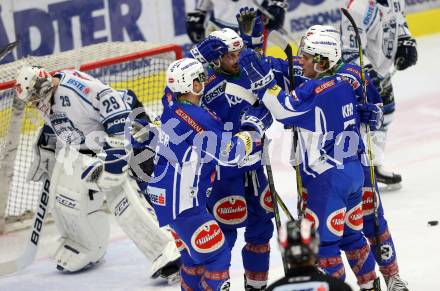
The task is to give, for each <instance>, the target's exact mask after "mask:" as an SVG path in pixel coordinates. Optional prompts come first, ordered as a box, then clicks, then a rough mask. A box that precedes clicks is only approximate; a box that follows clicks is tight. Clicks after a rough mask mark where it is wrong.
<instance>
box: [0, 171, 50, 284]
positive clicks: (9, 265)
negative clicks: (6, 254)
mask: <svg viewBox="0 0 440 291" xmlns="http://www.w3.org/2000/svg"><path fill="white" fill-rule="evenodd" d="M49 189H50V178H49V176H48V175H45V176H44V179H43V187H42V190H41V193H40V196H39V199H38V208H37V210H36V212H35V214H34V218H33V220H32V226H31V229H30V231H29V236H28V240H27V241H26V245H25V249H24V251H23V253H22V254H21V255H20V256H19V257H18V258H16V259H13V260H10V261H6V262H1V263H0V275H7V274H11V273H15V272H17V271H20V270H22V269H24V268H26V267H27V266H29V265H30V264H32V262H33V261H34V260H35V257H36V255H37V250H38V243H39V241H40V238H41V233H42V231H43V226H44V221H45V219H46V217H47V213H48V211H49V209H48V208H49V197H50V196H49Z"/></svg>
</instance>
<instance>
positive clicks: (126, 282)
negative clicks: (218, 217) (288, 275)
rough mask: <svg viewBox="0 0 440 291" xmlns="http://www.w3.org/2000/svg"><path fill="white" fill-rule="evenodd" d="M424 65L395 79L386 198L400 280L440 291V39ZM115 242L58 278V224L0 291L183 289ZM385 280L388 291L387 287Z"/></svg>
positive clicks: (284, 154)
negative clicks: (391, 181) (397, 186)
mask: <svg viewBox="0 0 440 291" xmlns="http://www.w3.org/2000/svg"><path fill="white" fill-rule="evenodd" d="M417 41H418V51H419V62H418V64H417V65H416V66H415V67H413V68H410V69H408V70H406V71H403V72H397V73H396V74H395V76H394V79H393V85H394V90H395V96H396V103H397V106H396V115H395V120H394V122H393V123H392V125H391V129H390V136H389V140H388V144H387V150H386V154H387V155H386V162H385V166H386V168H387V169H391V170H396V171H398V172H399V173H401V174H402V177H403V187H402V189H401V190H399V191H396V192H387V193H383V194H382V200H383V204H384V208H385V215H386V217H387V219H388V223H389V225H390V230H391V233H392V235H393V239H394V243H395V245H396V248H397V256H398V262H399V265H400V273H401V276H402V277H403V278H404V279H405V280H406V281H408V283H409V288H410V290H411V291H426V290H440V287H438V286H439V283H438V282H439V281H438V277H437V276H438V271H437V267H438V261H439V260H440V225H437V226H429V225H428V223H427V222H428V221H430V220H440V193H439V190H438V189H439V188H440V187H439V188H438V186H439V184H438V183H437V182H438V180H437V179H439V180H440V74H439V68H440V57H439V54H438V48H439V47H440V34H437V35H432V36H429V37H422V38H418V39H417ZM282 134H283V133H282V129H281V127H279V126H274V128H272V129H271V130H270V136H271V137H272V138H273V139H274V141H273V145H275V146H276V148H277V150H276V151H272V154H271V157H272V163H273V168H274V169H273V170H274V175H275V184H276V188H277V190H278V192H279V193H280V194H281V196H282V198H283V199H284V200H285V202H286V203H287V204H288V206H289V208H291V209H292V211H293V209H294V208H295V205H296V202H295V196H296V194H295V182H294V181H295V178H294V174H293V171H292V170H291V169H290V167H289V166H288V165H287V164H286V161H287V159H288V157H289V154H288V145H287V144H288V143H287V142H285V143H282V144H277V141H279V140H280V138H279V137H280V136H281V135H282ZM112 225H113V226H112V235H111V242H110V244H109V247H108V251H107V254H106V256H105V261H104V262H103V263H101V264H100V265H98V266H96V267H94V268H93V269H91V270H89V271H87V272H82V273H77V274H70V275H69V274H60V273H59V272H57V271H56V269H55V264H54V262H53V261H52V260H51V259H50V257H49V256H50V254H51V251H53V249H54V247H53V246H54V243H55V241H56V236H55V234H56V230H55V226H54V225H53V224H50V225H48V227H47V228H46V229H45V232H44V233H43V239H42V243H41V245H40V248H39V252H38V258H37V260H36V261H35V262H34V264H33V265H31V266H30V267H28V268H26V269H25V270H23V271H21V272H19V273H16V274H12V275H9V276H5V277H1V278H0V290H2V291H8V290H11V291H12V290H14V291H19V290H33V291H34V290H65V291H70V290H71V291H80V290H81V291H83V290H163V291H166V290H180V288H179V286H178V285H174V286H168V285H167V284H166V282H165V281H160V280H154V281H153V280H150V279H149V278H148V276H147V270H148V267H149V263H148V262H147V260H146V259H145V257H144V256H143V255H142V254H141V253H140V252H139V251H138V249H137V248H136V247H135V245H134V244H133V243H132V242H131V241H130V240H128V239H127V237H126V236H125V235H124V234H123V232H122V231H121V230H120V228H119V227H118V226H117V225H116V223H112ZM26 234H27V231H26V230H25V231H20V232H14V233H9V234H6V235H3V236H0V261H4V260H7V259H11V258H14V257H16V256H17V255H18V254H19V253H20V251H21V249H22V247H23V242H24V237H25V236H26ZM243 245H244V241H243V236H242V233H240V235H239V239H238V240H237V243H236V245H235V248H234V250H233V254H232V257H233V260H232V266H231V270H230V271H231V281H232V289H231V290H243V268H242V264H241V247H242V246H243ZM271 247H272V252H271V268H270V274H269V281H270V282H273V281H274V280H276V279H278V278H280V277H282V275H283V268H282V264H281V257H280V253H279V251H278V248H277V245H276V240H275V237H274V238H273V239H272V241H271ZM347 275H348V276H347V281H348V282H349V283H350V284H351V285H352V286H353V287H354V290H357V288H356V283H355V281H356V280H355V278H354V276H353V275H352V274H351V271H350V270H349V269H348V268H347ZM384 286H385V284H384V282H382V289H383V290H385V289H386V288H385V287H384Z"/></svg>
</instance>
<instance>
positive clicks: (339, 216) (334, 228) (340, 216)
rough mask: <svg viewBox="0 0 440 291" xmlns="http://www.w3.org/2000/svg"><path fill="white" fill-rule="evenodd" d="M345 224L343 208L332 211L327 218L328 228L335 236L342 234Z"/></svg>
mask: <svg viewBox="0 0 440 291" xmlns="http://www.w3.org/2000/svg"><path fill="white" fill-rule="evenodd" d="M344 225H345V208H340V209H338V210H336V211H333V212H332V213H331V214H330V215H329V216H328V218H327V227H328V229H329V230H330V231H331V232H332V233H333V234H334V235H337V236H342V234H343V233H344Z"/></svg>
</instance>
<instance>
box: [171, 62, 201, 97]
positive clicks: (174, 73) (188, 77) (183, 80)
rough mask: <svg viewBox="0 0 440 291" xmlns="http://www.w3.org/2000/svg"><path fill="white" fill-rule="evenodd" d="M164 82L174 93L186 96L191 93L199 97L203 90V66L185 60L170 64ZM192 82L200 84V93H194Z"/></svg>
mask: <svg viewBox="0 0 440 291" xmlns="http://www.w3.org/2000/svg"><path fill="white" fill-rule="evenodd" d="M166 80H167V86H168V87H169V88H170V89H171V91H173V92H174V93H181V94H186V93H190V92H191V93H193V94H195V95H201V94H203V90H204V88H205V86H204V82H205V80H206V75H205V70H204V69H203V65H202V64H201V63H200V62H199V61H197V60H195V59H190V58H185V59H181V60H177V61H174V62H172V63H171V64H170V66H169V67H168V70H167V73H166ZM194 80H197V81H199V82H200V83H201V84H202V90H201V91H200V92H194V84H193V82H194Z"/></svg>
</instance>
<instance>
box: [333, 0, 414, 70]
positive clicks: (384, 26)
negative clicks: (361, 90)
mask: <svg viewBox="0 0 440 291" xmlns="http://www.w3.org/2000/svg"><path fill="white" fill-rule="evenodd" d="M377 2H378V1H376V0H369V1H367V0H350V1H348V4H347V6H346V8H347V9H348V11H349V12H350V14H351V16H352V17H353V19H354V21H355V22H356V24H357V26H358V28H359V33H360V36H361V43H362V48H363V49H364V52H365V56H366V57H367V58H368V60H369V62H370V63H371V64H372V66H373V68H374V69H375V70H376V71H377V72H378V73H379V74H380V75H382V76H384V75H385V74H386V73H388V71H389V70H390V68H391V67H392V66H393V64H394V58H395V55H396V51H397V40H398V38H399V37H402V36H410V32H409V30H408V27H407V24H406V20H405V14H404V9H405V1H404V0H388V1H387V2H388V6H386V5H382V4H379V3H377ZM381 2H386V1H381ZM341 38H342V39H341V40H342V53H343V57H344V61H345V62H348V63H350V62H352V63H358V58H359V48H358V44H357V42H356V38H355V32H354V29H353V27H352V25H351V24H350V22H349V21H348V19H347V18H346V17H342V22H341Z"/></svg>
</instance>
